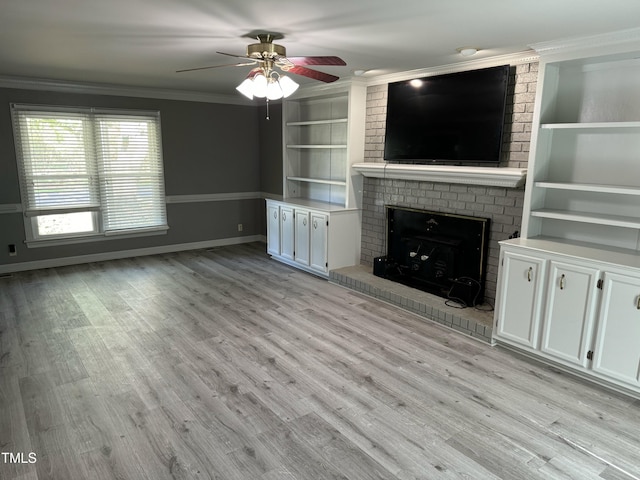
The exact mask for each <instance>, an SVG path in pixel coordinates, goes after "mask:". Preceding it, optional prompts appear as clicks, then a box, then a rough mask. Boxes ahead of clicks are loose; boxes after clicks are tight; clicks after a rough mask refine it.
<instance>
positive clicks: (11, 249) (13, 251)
mask: <svg viewBox="0 0 640 480" xmlns="http://www.w3.org/2000/svg"><path fill="white" fill-rule="evenodd" d="M17 255H18V250H16V246H15V244H14V243H10V244H9V256H10V257H15V256H17Z"/></svg>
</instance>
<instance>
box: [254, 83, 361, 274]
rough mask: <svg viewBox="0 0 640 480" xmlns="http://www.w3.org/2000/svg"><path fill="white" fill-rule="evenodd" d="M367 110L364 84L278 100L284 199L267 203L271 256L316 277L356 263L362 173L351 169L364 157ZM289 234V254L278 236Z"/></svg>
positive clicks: (307, 91) (316, 89) (306, 91)
mask: <svg viewBox="0 0 640 480" xmlns="http://www.w3.org/2000/svg"><path fill="white" fill-rule="evenodd" d="M365 115H366V86H365V85H364V84H354V83H343V84H339V85H335V84H333V85H329V86H324V85H323V86H318V87H312V88H307V89H300V91H299V92H298V93H297V94H296V95H295V96H293V97H290V98H288V99H287V100H286V101H285V102H284V104H283V198H282V199H277V200H275V199H274V200H268V201H267V208H268V212H267V215H268V216H269V217H268V218H269V219H270V221H269V224H268V225H269V234H268V238H269V245H268V251H269V253H270V254H271V255H272V256H273V257H274V258H276V259H278V260H280V261H283V262H285V263H289V264H290V265H292V266H296V267H298V268H302V269H305V270H308V271H310V272H313V273H315V274H318V275H322V276H328V274H329V270H330V269H334V268H340V267H344V266H348V265H355V264H357V263H359V260H360V223H361V218H360V217H361V203H362V177H361V175H359V174H358V173H355V172H352V171H351V166H352V165H353V164H354V163H356V162H361V161H362V160H363V158H364V131H365ZM286 212H290V216H291V215H293V217H294V218H292V219H290V220H289V222H290V223H287V220H285V216H286ZM282 213H285V216H283V215H282ZM307 217H309V218H310V219H311V220H308V221H306V222H305V220H304V219H305V218H307ZM296 218H298V219H301V220H299V222H298V221H296V220H295V219H296ZM322 218H326V222H324V221H319V220H318V219H322ZM291 221H294V222H295V223H291ZM325 223H326V225H325ZM321 224H322V225H325V227H326V228H324V229H320V228H319V227H320V225H321ZM289 225H295V228H293V229H292V228H290V227H289ZM308 225H310V227H309V226H308ZM307 228H311V231H309V232H308V231H307ZM291 235H293V243H292V244H293V245H294V246H297V248H294V249H293V251H289V250H288V249H287V245H289V244H290V243H291V242H282V241H281V240H282V239H284V238H285V236H291ZM307 238H308V241H309V242H310V245H307V240H306V239H307ZM318 245H320V247H318ZM278 249H279V251H278ZM306 252H311V255H310V257H309V258H307V257H308V256H307V255H306ZM320 252H325V253H324V254H321V253H320Z"/></svg>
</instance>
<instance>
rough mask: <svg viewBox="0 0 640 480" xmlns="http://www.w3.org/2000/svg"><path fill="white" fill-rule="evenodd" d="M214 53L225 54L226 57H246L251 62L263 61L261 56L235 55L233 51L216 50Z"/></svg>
mask: <svg viewBox="0 0 640 480" xmlns="http://www.w3.org/2000/svg"><path fill="white" fill-rule="evenodd" d="M216 53H219V54H220V55H226V56H227V57H235V58H248V59H250V60H251V61H253V62H264V60H263V59H262V58H254V57H249V56H247V55H236V54H235V53H225V52H216Z"/></svg>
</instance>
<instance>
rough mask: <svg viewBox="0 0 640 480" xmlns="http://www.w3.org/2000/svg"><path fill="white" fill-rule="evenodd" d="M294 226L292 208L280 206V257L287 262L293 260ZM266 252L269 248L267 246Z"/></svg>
mask: <svg viewBox="0 0 640 480" xmlns="http://www.w3.org/2000/svg"><path fill="white" fill-rule="evenodd" d="M294 241H295V226H294V216H293V207H291V206H289V205H280V256H281V257H282V258H284V259H287V260H293V259H294V251H295V244H294ZM267 250H269V246H268V245H267Z"/></svg>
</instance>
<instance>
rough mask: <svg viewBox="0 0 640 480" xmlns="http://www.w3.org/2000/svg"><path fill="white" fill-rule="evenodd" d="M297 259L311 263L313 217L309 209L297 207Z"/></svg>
mask: <svg viewBox="0 0 640 480" xmlns="http://www.w3.org/2000/svg"><path fill="white" fill-rule="evenodd" d="M295 224H296V230H295V233H294V236H295V250H294V252H295V260H296V262H298V263H300V264H302V265H309V251H310V249H311V238H310V236H309V232H310V229H311V228H310V227H311V219H310V213H309V211H308V210H304V209H302V208H297V209H296V213H295Z"/></svg>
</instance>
